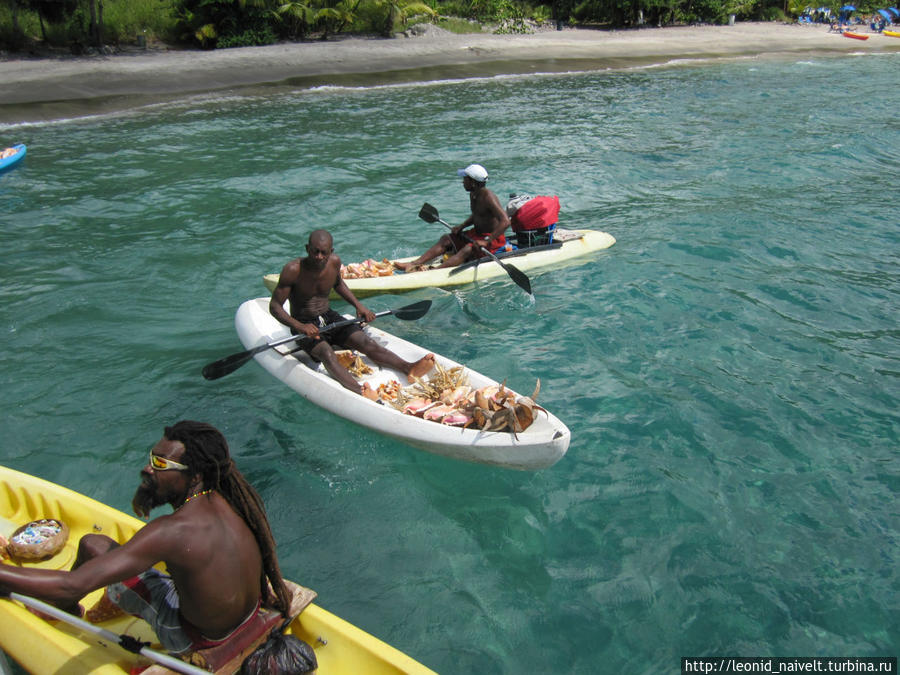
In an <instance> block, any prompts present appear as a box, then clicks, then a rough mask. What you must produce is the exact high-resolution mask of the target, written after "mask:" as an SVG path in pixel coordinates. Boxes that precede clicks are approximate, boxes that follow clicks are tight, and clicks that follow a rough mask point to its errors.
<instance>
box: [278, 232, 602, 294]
mask: <svg viewBox="0 0 900 675" xmlns="http://www.w3.org/2000/svg"><path fill="white" fill-rule="evenodd" d="M615 243H616V240H615V238H614V237H613V236H612V235H611V234H607V233H606V232H600V231H599V230H566V229H563V228H557V229H556V233H555V235H554V243H553V244H549V245H546V246H535V247H534V248H528V249H521V250H518V251H511V252H509V253H502V254H500V255H498V256H497V257H498V258H500V259H501V260H503V262H504V263H506V264H508V265H513V266H515V267H516V269H518V270H520V271H522V272H527V271H529V270H534V269H538V268H549V267H559V266H562V265H564V264H566V263H568V262H569V261H574V260H575V259H576V258H581V257H583V256H586V255H588V254H590V253H593V252H594V251H600V250H602V249H605V248H609V247H610V246H612V245H613V244H615ZM414 259H415V258H400V259H399V260H400V261H401V262H409V261H410V260H414ZM456 270H459V271H456ZM506 276H507V274H506V271H505V270H504V269H503V268H502V267H500V265H498V264H497V263H496V262H494V261H493V260H492V259H491V258H481V259H480V260H477V261H472V262H469V263H466V264H464V265H460V266H459V267H448V268H442V269H438V268H431V269H427V270H423V271H421V272H409V273H407V274H402V273H399V274H392V275H390V276H386V277H372V278H366V279H344V281H345V282H346V284H347V286H348V287H349V288H350V290H351V291H353V294H354V295H355V296H356V297H357V298H367V297H370V296H373V295H381V294H384V293H407V292H409V291H415V290H418V289H422V288H452V287H456V286H463V285H465V284H471V283H474V282H476V281H485V280H487V279H494V278H498V277H506ZM278 277H279V275H278V274H266V275H264V276H263V283H264V284H265V286H266V288H268V289H269V292H271V291H274V290H275V286H277V285H278ZM331 297H332V299H333V300H337V299H338V296H337V294H336V293H334V291H332V293H331Z"/></svg>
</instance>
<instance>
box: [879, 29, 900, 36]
mask: <svg viewBox="0 0 900 675" xmlns="http://www.w3.org/2000/svg"><path fill="white" fill-rule="evenodd" d="M882 34H883V35H887V36H888V37H900V32H898V31H895V30H886V31H882Z"/></svg>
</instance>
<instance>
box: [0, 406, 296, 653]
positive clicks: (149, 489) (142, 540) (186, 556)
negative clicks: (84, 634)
mask: <svg viewBox="0 0 900 675" xmlns="http://www.w3.org/2000/svg"><path fill="white" fill-rule="evenodd" d="M164 504H169V505H170V506H172V507H173V508H174V512H173V513H171V514H169V515H163V516H160V517H158V518H156V519H154V520H152V521H150V522H149V523H148V524H147V525H145V526H144V527H143V528H141V529H140V530H138V531H137V532H136V533H135V534H134V536H133V537H132V538H131V539H129V540H128V541H126V542H125V543H123V544H121V545H120V544H119V543H118V542H116V541H115V540H113V539H111V538H110V537H107V536H106V535H100V534H88V535H85V536H84V537H82V538H81V540H80V541H79V544H78V553H77V555H76V558H75V563H74V564H73V566H72V569H71V570H52V569H37V568H23V567H12V566H8V565H0V592H2V593H9V592H18V593H22V594H24V595H30V596H34V597H37V598H40V599H42V600H45V601H46V602H49V603H52V604H54V605H56V606H58V607H60V608H61V609H65V610H66V611H70V612H72V613H74V614H76V615H77V614H80V612H81V608H80V606H79V605H78V604H77V603H78V601H79V600H80V599H81V598H82V597H84V596H85V595H86V594H87V593H89V592H91V591H93V590H95V589H98V588H102V587H104V586H105V587H106V593H105V596H104V598H103V601H105V602H112V604H113V605H116V606H117V607H118V608H119V609H121V610H124V611H125V612H126V613H129V614H133V615H135V616H140V617H142V618H143V619H145V620H146V621H147V623H149V624H150V626H151V627H152V628H153V630H154V631H155V632H156V635H157V637H158V638H159V640H160V642H161V643H162V646H163V648H164V649H166V650H167V651H168V652H170V653H172V654H185V653H187V652H191V651H195V650H197V649H207V648H210V647H214V646H219V645H221V644H226V643H227V641H228V639H229V638H231V637H232V636H234V635H236V634H240V633H241V630H242V629H243V628H244V627H245V626H250V625H251V622H252V619H254V618H255V617H256V615H257V614H258V613H259V612H260V607H261V605H262V604H266V605H270V606H272V607H274V608H275V609H277V610H278V611H279V612H280V613H281V614H282V616H285V617H286V616H287V615H288V612H289V607H290V592H289V590H288V588H287V587H286V585H285V582H284V580H283V579H282V577H281V571H280V570H279V567H278V559H277V558H276V555H275V542H274V540H273V538H272V531H271V529H270V527H269V522H268V519H267V517H266V513H265V509H264V507H263V503H262V500H261V499H260V497H259V495H258V494H257V492H256V491H255V490H254V489H253V487H252V486H251V485H250V484H249V483H247V481H246V479H245V478H244V477H243V475H241V473H240V471H238V469H237V467H235V465H234V462H233V461H232V459H231V457H230V454H229V450H228V444H227V442H226V441H225V437H224V436H223V435H222V434H221V432H219V431H218V430H217V429H216V428H215V427H213V426H211V425H209V424H206V423H203V422H194V421H190V420H184V421H181V422H178V423H177V424H175V425H173V426H171V427H166V428H165V431H164V433H163V437H162V438H161V439H160V440H159V441H158V442H157V443H156V445H154V446H153V448H151V450H150V459H149V461H148V463H147V464H146V466H144V468H143V469H142V470H141V483H140V485H139V486H138V488H137V490H136V492H135V494H134V499H133V500H132V506H133V508H134V511H135V513H137V514H138V515H139V516H141V517H144V518H146V517H148V516H149V514H150V511H151V510H152V509H154V508H156V507H157V506H162V505H164ZM159 562H163V563H165V567H166V570H167V573H163V572H160V571H159V570H158V569H156V568H155V567H154V565H156V564H157V563H159ZM269 585H271V589H272V591H273V592H274V596H272V594H271V593H270V591H269ZM223 589H227V590H228V592H227V593H225V592H223ZM93 611H96V610H92V612H93ZM89 614H90V612H89ZM88 618H90V617H88Z"/></svg>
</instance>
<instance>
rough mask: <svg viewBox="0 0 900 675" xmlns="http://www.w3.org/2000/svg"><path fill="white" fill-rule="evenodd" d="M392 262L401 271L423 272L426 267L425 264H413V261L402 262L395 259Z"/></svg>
mask: <svg viewBox="0 0 900 675" xmlns="http://www.w3.org/2000/svg"><path fill="white" fill-rule="evenodd" d="M391 264H392V265H393V266H394V267H396V268H397V269H398V270H400V271H401V272H421V271H422V270H424V269H425V265H413V264H412V263H411V262H400V261H399V260H394V261H393V262H392V263H391Z"/></svg>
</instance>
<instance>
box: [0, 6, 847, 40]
mask: <svg viewBox="0 0 900 675" xmlns="http://www.w3.org/2000/svg"><path fill="white" fill-rule="evenodd" d="M804 7H805V5H802V4H801V0H552V2H551V3H550V4H530V3H529V1H528V0H0V49H11V50H18V49H23V48H27V47H28V46H30V45H35V44H44V45H48V46H57V47H68V48H70V49H72V50H73V51H79V50H82V49H85V48H91V47H93V48H100V47H101V46H102V45H117V44H135V43H142V42H143V41H144V40H159V41H162V42H167V43H177V44H188V45H195V46H198V47H202V48H205V49H212V48H223V47H241V46H248V45H263V44H270V43H274V42H277V41H279V40H304V39H312V38H316V39H328V37H329V36H330V35H333V34H336V33H342V32H350V33H368V34H381V35H385V36H390V35H392V34H393V33H394V32H396V31H398V30H404V29H405V28H406V27H407V26H408V25H409V24H410V23H413V22H423V21H429V22H436V23H438V25H441V26H443V27H446V28H448V29H450V30H454V31H456V32H461V31H465V30H478V31H480V30H482V25H484V26H489V27H490V28H489V29H490V30H493V31H495V32H528V31H531V30H533V27H534V26H535V25H536V24H542V23H547V22H555V23H556V24H557V25H560V24H567V25H590V26H596V27H601V28H602V27H608V28H620V27H636V26H641V25H650V26H664V25H671V24H686V23H713V24H721V23H725V22H726V21H727V20H728V17H729V15H731V14H734V15H736V17H737V19H738V20H780V19H785V18H787V17H790V16H797V15H799V14H800V12H802V11H803V9H804ZM860 9H861V10H864V8H863V7H860Z"/></svg>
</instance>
